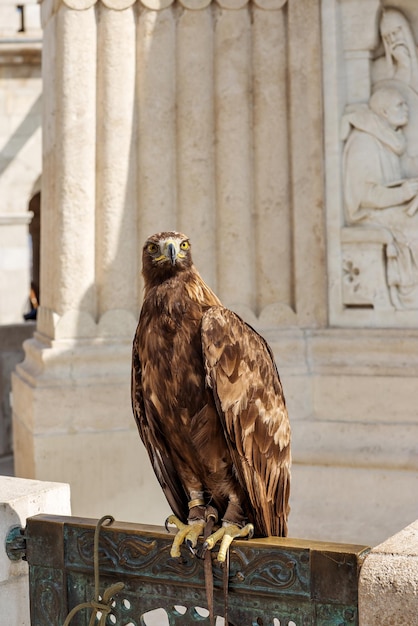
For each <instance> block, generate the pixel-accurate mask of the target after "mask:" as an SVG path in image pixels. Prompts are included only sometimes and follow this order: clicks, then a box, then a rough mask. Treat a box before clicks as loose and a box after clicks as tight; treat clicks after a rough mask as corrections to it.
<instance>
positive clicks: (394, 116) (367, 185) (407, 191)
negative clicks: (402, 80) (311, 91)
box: [343, 86, 418, 309]
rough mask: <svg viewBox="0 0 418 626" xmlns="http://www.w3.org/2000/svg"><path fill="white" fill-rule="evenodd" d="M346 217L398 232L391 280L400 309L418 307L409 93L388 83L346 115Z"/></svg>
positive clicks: (416, 185) (391, 251)
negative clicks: (408, 171) (408, 170)
mask: <svg viewBox="0 0 418 626" xmlns="http://www.w3.org/2000/svg"><path fill="white" fill-rule="evenodd" d="M343 121H344V123H345V129H346V134H347V135H348V139H347V142H346V145H345V148H344V194H345V209H346V221H347V223H348V224H356V225H359V226H368V227H370V226H372V227H376V226H377V227H382V228H385V229H387V230H388V231H389V232H390V234H391V237H392V243H391V244H389V245H387V246H386V248H385V253H386V263H387V281H388V286H389V288H390V294H391V299H392V303H393V304H394V306H395V308H397V309H403V308H406V309H416V308H418V213H417V211H418V195H417V194H418V178H405V170H404V169H403V163H402V157H403V156H404V155H405V152H406V146H407V142H406V138H405V134H404V132H403V129H404V128H405V127H406V125H407V124H408V105H407V103H406V101H405V98H404V97H403V96H402V94H401V93H400V92H399V91H398V90H395V89H393V88H392V87H388V86H385V87H382V88H380V89H378V90H377V91H375V93H374V94H373V95H372V96H371V98H370V100H369V103H368V105H366V104H359V105H353V106H352V107H351V108H349V109H348V110H347V112H346V115H345V117H344V120H343Z"/></svg>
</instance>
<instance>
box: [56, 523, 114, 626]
mask: <svg viewBox="0 0 418 626" xmlns="http://www.w3.org/2000/svg"><path fill="white" fill-rule="evenodd" d="M114 521H115V519H114V518H113V517H112V516H111V515H104V516H103V517H102V518H101V519H99V521H98V522H97V524H96V528H95V531H94V552H93V559H94V598H93V600H90V602H82V603H81V604H78V605H77V606H75V607H74V608H73V609H72V610H71V611H70V612H69V613H68V615H67V617H66V619H65V622H64V624H63V626H69V623H70V622H71V620H72V619H73V617H74V615H75V614H76V613H78V612H79V611H81V610H82V609H88V608H90V609H92V610H93V613H92V615H91V617H90V621H89V626H94V623H95V621H96V617H97V613H101V616H100V621H99V624H98V626H105V623H106V618H107V616H108V615H109V613H110V612H111V611H112V602H113V596H114V595H116V594H117V593H119V592H120V591H122V589H123V588H124V587H125V585H124V583H115V584H114V585H111V586H110V587H108V588H107V589H106V590H105V591H104V593H103V598H102V599H100V595H99V574H100V572H99V538H100V529H101V527H102V526H104V525H105V522H108V523H107V524H106V526H111V525H112V524H113V522H114Z"/></svg>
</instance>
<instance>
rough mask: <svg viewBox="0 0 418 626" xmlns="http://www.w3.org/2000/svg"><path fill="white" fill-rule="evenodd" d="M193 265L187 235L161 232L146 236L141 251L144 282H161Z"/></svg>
mask: <svg viewBox="0 0 418 626" xmlns="http://www.w3.org/2000/svg"><path fill="white" fill-rule="evenodd" d="M192 265H193V261H192V256H191V246H190V241H189V238H188V237H187V235H183V234H182V233H176V232H162V233H157V234H155V235H152V236H151V237H148V239H147V240H146V242H145V245H144V248H143V251H142V274H143V276H144V279H145V283H146V284H148V285H149V284H154V283H155V282H161V281H163V280H165V279H167V278H170V277H171V276H174V275H175V274H177V273H178V272H182V271H184V270H187V269H190V268H191V267H192Z"/></svg>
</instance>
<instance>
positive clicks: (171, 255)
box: [165, 241, 178, 265]
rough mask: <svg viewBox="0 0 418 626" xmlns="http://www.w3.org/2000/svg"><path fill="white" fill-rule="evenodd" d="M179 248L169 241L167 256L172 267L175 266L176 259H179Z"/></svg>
mask: <svg viewBox="0 0 418 626" xmlns="http://www.w3.org/2000/svg"><path fill="white" fill-rule="evenodd" d="M177 252H178V251H177V248H176V246H175V245H174V242H173V241H169V242H168V243H167V246H166V248H165V254H166V256H167V258H168V259H169V261H170V263H171V265H175V263H176V259H177Z"/></svg>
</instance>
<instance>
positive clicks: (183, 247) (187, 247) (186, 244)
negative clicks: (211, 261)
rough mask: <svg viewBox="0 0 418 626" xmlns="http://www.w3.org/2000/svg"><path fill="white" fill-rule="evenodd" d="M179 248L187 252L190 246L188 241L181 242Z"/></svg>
mask: <svg viewBox="0 0 418 626" xmlns="http://www.w3.org/2000/svg"><path fill="white" fill-rule="evenodd" d="M180 248H181V249H182V250H188V249H189V248H190V244H189V242H188V241H182V242H181V244H180Z"/></svg>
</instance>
